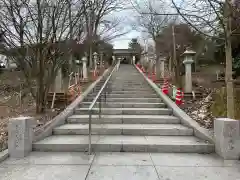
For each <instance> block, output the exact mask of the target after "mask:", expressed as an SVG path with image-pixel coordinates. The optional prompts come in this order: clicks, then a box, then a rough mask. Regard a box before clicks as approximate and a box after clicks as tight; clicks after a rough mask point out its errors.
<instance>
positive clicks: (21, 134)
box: [8, 117, 36, 158]
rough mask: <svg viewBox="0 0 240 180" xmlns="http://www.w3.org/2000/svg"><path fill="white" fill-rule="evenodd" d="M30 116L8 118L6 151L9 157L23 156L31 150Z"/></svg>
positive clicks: (31, 129)
mask: <svg viewBox="0 0 240 180" xmlns="http://www.w3.org/2000/svg"><path fill="white" fill-rule="evenodd" d="M34 125H36V121H35V120H34V118H32V117H18V118H13V119H10V121H9V125H8V152H9V155H10V157H13V158H23V157H25V156H27V155H28V154H29V152H31V151H32V142H33V135H34V134H33V126H34Z"/></svg>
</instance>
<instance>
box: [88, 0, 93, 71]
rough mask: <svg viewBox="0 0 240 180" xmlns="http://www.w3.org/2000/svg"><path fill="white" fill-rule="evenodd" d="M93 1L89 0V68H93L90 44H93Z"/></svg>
mask: <svg viewBox="0 0 240 180" xmlns="http://www.w3.org/2000/svg"><path fill="white" fill-rule="evenodd" d="M92 6H93V3H92V0H90V1H89V7H90V10H89V22H88V23H89V24H88V26H89V32H88V33H89V66H90V69H92V68H93V50H92V46H93V17H92V16H93V9H92Z"/></svg>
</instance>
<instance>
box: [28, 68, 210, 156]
mask: <svg viewBox="0 0 240 180" xmlns="http://www.w3.org/2000/svg"><path fill="white" fill-rule="evenodd" d="M110 87H111V93H110V94H109V95H108V96H107V102H106V104H103V107H102V116H101V119H99V115H98V114H99V113H98V111H99V108H98V104H96V107H94V114H93V115H92V138H91V141H92V150H93V152H99V151H109V152H182V153H211V152H214V145H213V144H210V143H208V142H207V141H204V140H201V139H198V138H196V137H194V136H193V129H192V128H189V127H185V126H183V125H181V124H180V120H179V118H177V117H175V116H173V115H172V110H171V109H169V108H168V107H166V105H165V104H164V103H163V102H162V100H161V99H160V98H159V97H158V95H157V94H156V93H155V92H154V91H153V90H152V89H151V88H150V87H149V85H148V84H147V82H146V81H145V80H144V78H143V77H142V75H140V74H139V73H138V72H137V70H136V69H135V68H134V67H133V66H131V65H121V66H120V69H119V71H117V72H116V73H114V74H113V76H112V78H111V80H110ZM100 88H101V87H100V86H98V87H97V88H96V89H97V90H99V89H100ZM97 92H98V91H95V92H93V93H91V94H89V95H88V96H87V98H86V99H85V100H84V102H82V103H81V104H80V105H79V108H78V109H76V111H75V114H74V115H72V116H70V117H69V118H68V119H67V121H66V124H64V125H62V126H59V127H57V128H55V129H54V130H53V135H52V136H50V137H47V138H45V139H43V140H41V141H38V142H36V143H34V144H33V149H34V150H35V151H84V152H85V151H88V142H89V140H88V138H89V137H88V122H89V115H88V107H89V105H90V104H91V102H92V100H93V99H94V97H95V96H96V93H97Z"/></svg>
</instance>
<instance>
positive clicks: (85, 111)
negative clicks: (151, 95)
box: [75, 107, 172, 115]
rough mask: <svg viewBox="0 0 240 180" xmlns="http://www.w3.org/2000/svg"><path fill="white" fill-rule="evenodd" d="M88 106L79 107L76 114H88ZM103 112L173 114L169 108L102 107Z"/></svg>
mask: <svg viewBox="0 0 240 180" xmlns="http://www.w3.org/2000/svg"><path fill="white" fill-rule="evenodd" d="M88 113H89V111H88V108H77V109H75V114H88ZM92 113H93V114H98V113H99V108H98V107H96V108H93V109H92ZM101 113H102V114H104V115H109V114H116V115H117V114H129V115H171V114H172V110H171V109H168V108H101Z"/></svg>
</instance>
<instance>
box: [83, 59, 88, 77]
mask: <svg viewBox="0 0 240 180" xmlns="http://www.w3.org/2000/svg"><path fill="white" fill-rule="evenodd" d="M82 71H83V79H84V80H86V79H88V71H87V58H86V57H83V58H82Z"/></svg>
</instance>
